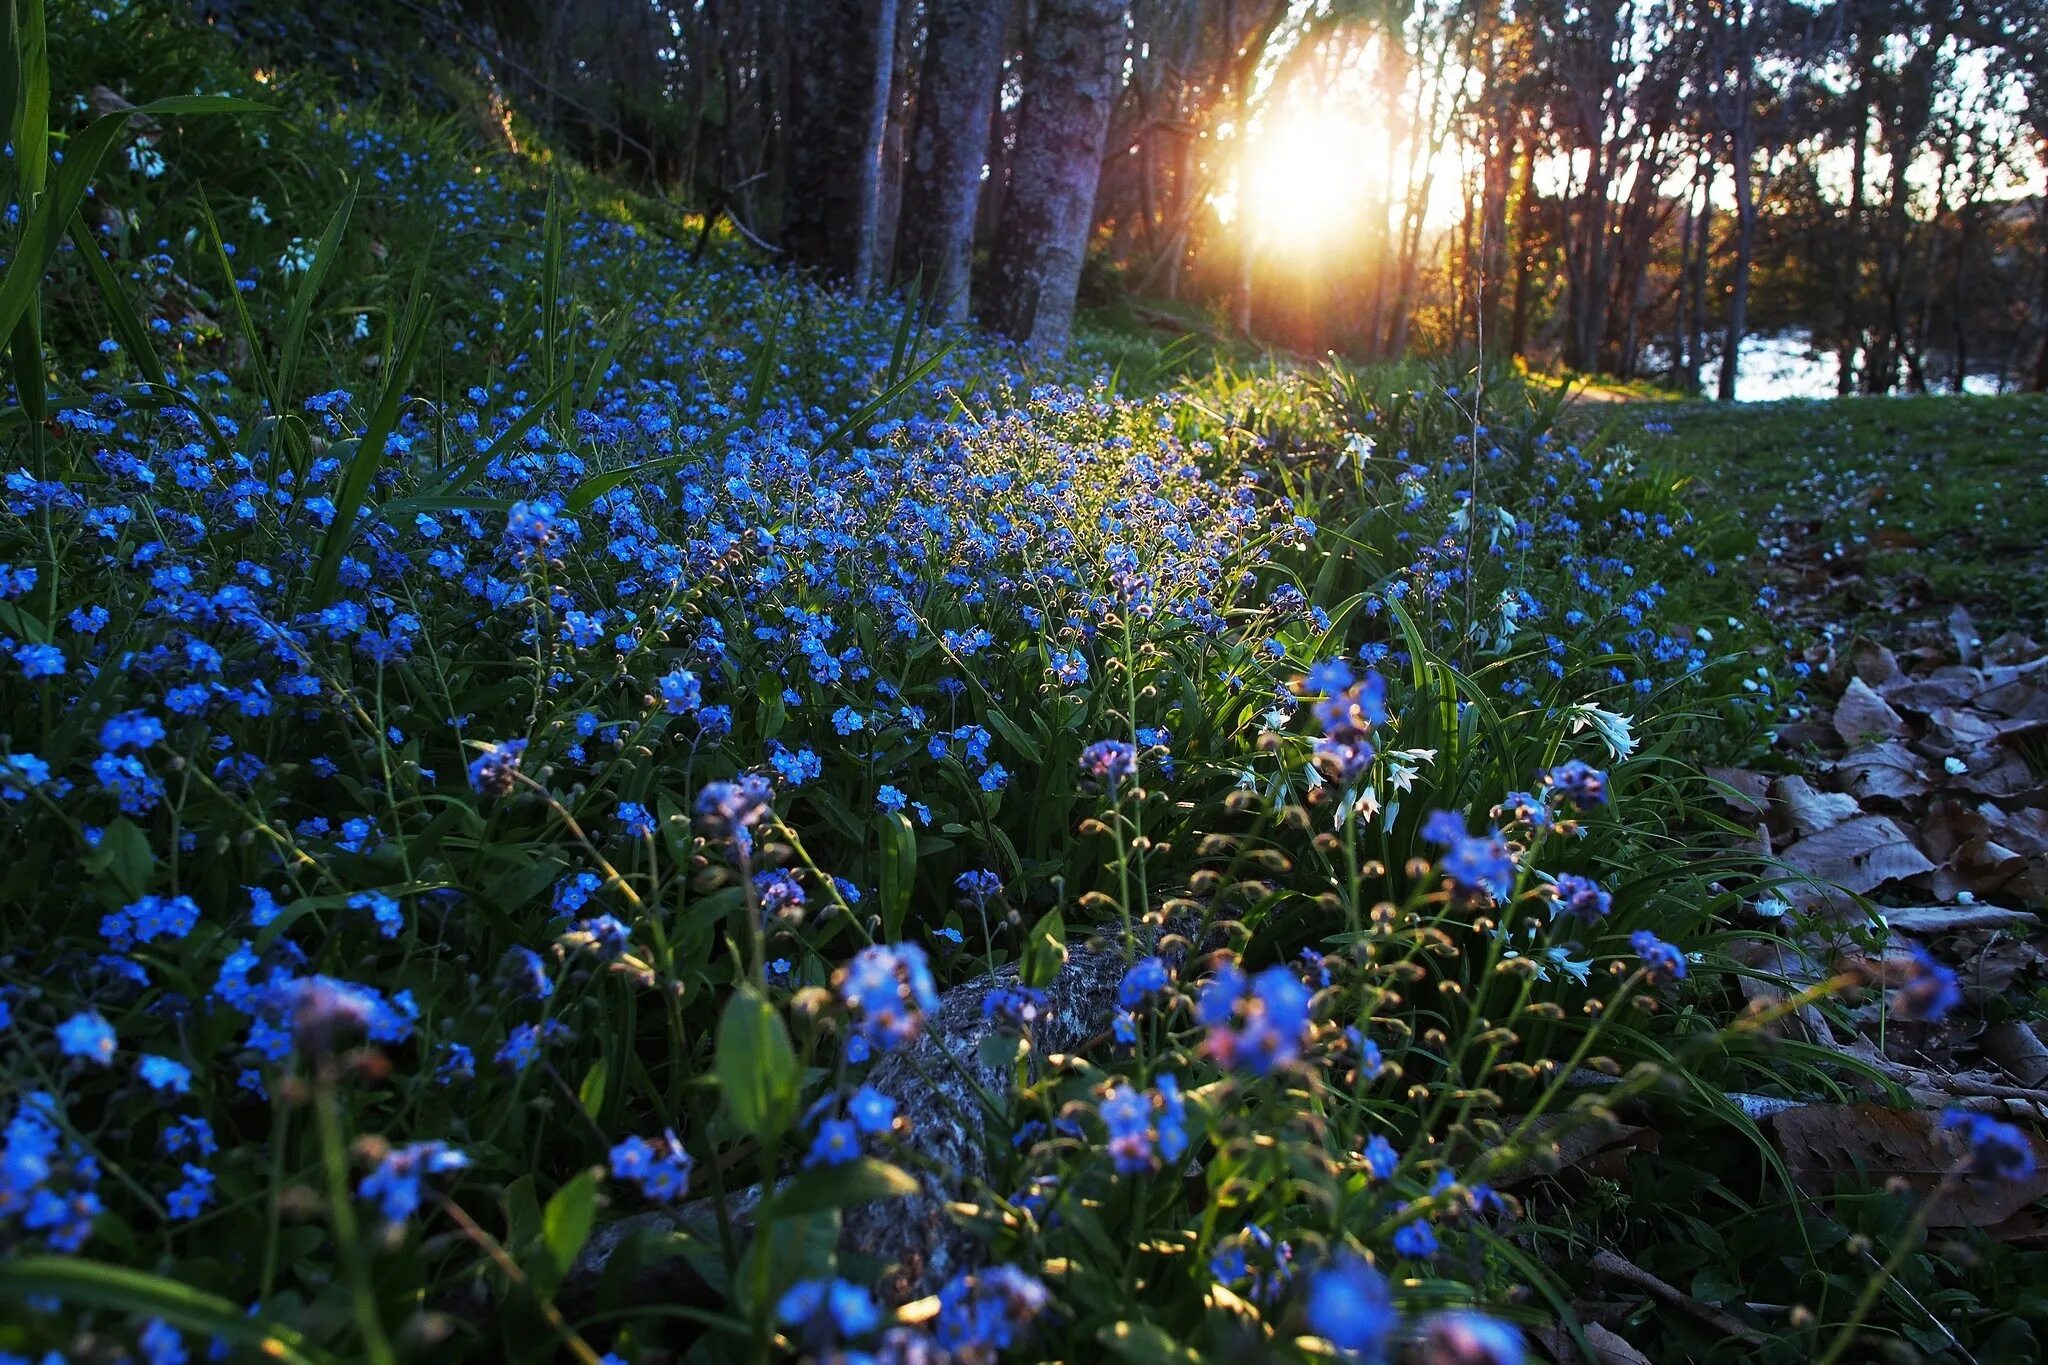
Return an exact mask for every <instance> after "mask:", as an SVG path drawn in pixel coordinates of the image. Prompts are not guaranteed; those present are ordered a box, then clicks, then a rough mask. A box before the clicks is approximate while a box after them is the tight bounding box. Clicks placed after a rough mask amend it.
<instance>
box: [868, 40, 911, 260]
mask: <svg viewBox="0 0 2048 1365" xmlns="http://www.w3.org/2000/svg"><path fill="white" fill-rule="evenodd" d="M918 18H919V16H918V12H917V5H916V3H915V0H897V3H896V36H895V37H894V39H893V40H892V41H891V42H890V45H889V46H890V66H889V93H888V95H887V96H886V97H885V98H886V100H887V106H886V107H887V111H888V112H887V116H886V118H885V120H884V122H883V125H882V151H881V169H880V171H879V172H878V173H877V177H876V183H877V186H878V187H879V195H878V198H877V202H876V205H875V241H874V255H873V257H872V259H871V261H870V264H869V266H868V272H869V279H870V280H872V281H873V282H874V284H875V285H876V287H877V288H880V287H881V286H883V285H885V284H887V283H888V281H889V280H890V279H892V278H893V263H894V261H895V259H896V236H897V232H898V230H899V229H900V227H901V225H902V219H903V212H902V210H903V184H904V180H905V177H906V176H907V175H908V174H909V168H908V166H907V165H905V161H906V159H907V158H906V153H907V151H908V148H909V145H910V121H911V120H912V119H913V118H915V117H916V116H917V100H916V97H915V94H916V89H917V68H918V62H919V60H920V58H921V56H922V54H923V49H922V48H921V47H920V45H919V43H918V36H919V28H918Z"/></svg>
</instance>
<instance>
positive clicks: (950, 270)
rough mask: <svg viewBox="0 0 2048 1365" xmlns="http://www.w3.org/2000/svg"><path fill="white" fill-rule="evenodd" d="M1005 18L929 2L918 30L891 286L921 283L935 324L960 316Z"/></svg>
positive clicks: (966, 1) (996, 0)
mask: <svg viewBox="0 0 2048 1365" xmlns="http://www.w3.org/2000/svg"><path fill="white" fill-rule="evenodd" d="M1008 9H1009V3H1008V0H931V3H930V9H929V12H928V14H927V17H926V21H925V54H924V70H923V72H922V73H921V74H920V76H919V78H918V85H917V114H916V120H917V121H916V124H915V126H914V127H913V128H912V130H911V134H910V145H909V156H908V158H907V160H906V163H905V165H904V168H903V208H902V213H901V215H900V216H899V218H898V219H897V227H896V278H897V280H898V281H899V282H901V283H905V284H908V283H909V282H910V281H911V280H913V279H917V280H921V281H922V283H921V284H920V286H919V288H920V290H921V291H922V293H923V295H924V298H925V299H926V300H927V301H928V303H929V304H930V307H931V311H932V314H933V316H935V317H940V318H944V319H946V320H948V321H953V322H957V321H960V320H962V319H964V318H965V317H966V316H967V294H968V284H969V280H970V275H971V271H972V261H973V257H974V218H975V209H976V206H977V205H978V203H979V201H980V199H981V183H982V182H981V172H982V167H983V166H984V165H986V164H987V162H988V135H989V118H990V114H991V113H992V112H993V110H994V108H995V90H996V82H997V81H998V80H999V79H1000V78H1001V75H1002V68H1003V30H1004V26H1005V22H1006V19H1007V13H1006V12H1007V10H1008Z"/></svg>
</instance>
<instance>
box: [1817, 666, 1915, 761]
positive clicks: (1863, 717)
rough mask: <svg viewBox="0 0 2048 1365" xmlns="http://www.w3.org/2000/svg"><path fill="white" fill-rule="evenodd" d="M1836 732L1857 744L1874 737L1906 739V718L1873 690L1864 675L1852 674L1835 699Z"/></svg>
mask: <svg viewBox="0 0 2048 1365" xmlns="http://www.w3.org/2000/svg"><path fill="white" fill-rule="evenodd" d="M1835 733H1836V734H1838V735H1840V736H1841V737H1842V742H1843V743H1844V744H1849V745H1856V744H1861V743H1863V742H1864V741H1865V740H1870V739H1904V738H1905V737H1906V734H1907V731H1906V721H1905V718H1904V717H1903V716H1901V715H1900V714H1899V713H1898V712H1896V711H1894V710H1892V708H1891V707H1890V706H1888V705H1886V704H1885V700H1884V698H1883V697H1880V696H1878V695H1877V693H1875V692H1873V691H1871V690H1870V684H1869V683H1866V682H1864V681H1863V679H1861V678H1851V679H1850V680H1849V686H1848V687H1847V689H1845V690H1844V691H1843V693H1842V699H1841V700H1840V701H1838V702H1836V703H1835Z"/></svg>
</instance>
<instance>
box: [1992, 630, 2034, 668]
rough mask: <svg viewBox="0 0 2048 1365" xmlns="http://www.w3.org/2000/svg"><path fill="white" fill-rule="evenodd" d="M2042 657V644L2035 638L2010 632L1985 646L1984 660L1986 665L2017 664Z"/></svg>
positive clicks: (2017, 632) (2013, 631)
mask: <svg viewBox="0 0 2048 1365" xmlns="http://www.w3.org/2000/svg"><path fill="white" fill-rule="evenodd" d="M2040 657H2041V644H2040V642H2039V641H2038V640H2036V639H2035V638H2034V637H2033V636H2031V635H2023V634H2021V633H2020V632H2019V631H2016V630H2008V631H2007V632H2005V634H2003V635H2001V636H1999V637H1998V638H1997V639H1996V640H1993V641H1992V642H1991V643H1990V644H1988V645H1986V646H1984V660H1985V662H1986V663H1993V664H2017V663H2024V662H2026V661H2027V660H2028V659H2038V658H2040Z"/></svg>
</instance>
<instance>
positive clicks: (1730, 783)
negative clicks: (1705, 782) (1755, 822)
mask: <svg viewBox="0 0 2048 1365" xmlns="http://www.w3.org/2000/svg"><path fill="white" fill-rule="evenodd" d="M1706 775H1707V776H1708V777H1709V778H1711V779H1713V780H1714V781H1716V782H1719V783H1720V784H1721V785H1722V786H1724V787H1726V788H1728V790H1727V791H1717V792H1715V793H1714V794H1715V795H1716V796H1718V797H1720V798H1721V800H1722V802H1723V803H1724V804H1726V805H1727V806H1728V807H1729V808H1730V809H1732V810H1736V811H1739V812H1741V813H1742V814H1744V815H1762V814H1764V813H1766V812H1767V811H1769V810H1770V808H1771V779H1770V777H1769V776H1768V775H1767V774H1764V773H1753V772H1750V771H1749V770H1748V769H1746V768H1708V769H1707V770H1706Z"/></svg>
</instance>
